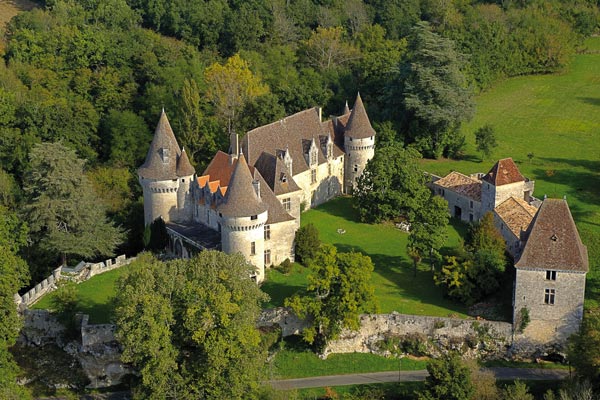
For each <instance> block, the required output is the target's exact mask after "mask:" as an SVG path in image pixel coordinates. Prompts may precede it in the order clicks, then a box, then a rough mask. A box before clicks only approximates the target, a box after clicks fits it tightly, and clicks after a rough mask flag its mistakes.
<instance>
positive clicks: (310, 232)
mask: <svg viewBox="0 0 600 400" xmlns="http://www.w3.org/2000/svg"><path fill="white" fill-rule="evenodd" d="M320 247H321V240H320V239H319V231H318V230H317V227H316V226H314V225H313V224H308V225H305V226H303V227H302V228H300V229H298V231H296V257H297V258H298V261H299V262H301V263H302V264H304V265H306V263H307V262H308V261H309V260H311V259H313V258H314V257H315V256H316V255H317V253H318V252H319V249H320Z"/></svg>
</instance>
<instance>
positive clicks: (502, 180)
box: [482, 158, 525, 186]
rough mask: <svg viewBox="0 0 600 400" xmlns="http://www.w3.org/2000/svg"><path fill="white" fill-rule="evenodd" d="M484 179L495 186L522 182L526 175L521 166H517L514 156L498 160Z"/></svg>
mask: <svg viewBox="0 0 600 400" xmlns="http://www.w3.org/2000/svg"><path fill="white" fill-rule="evenodd" d="M482 179H483V180H484V181H486V182H489V183H491V184H492V185H494V186H502V185H508V184H510V183H515V182H522V181H524V180H525V177H523V175H521V172H519V167H517V164H515V162H514V161H513V159H512V158H503V159H502V160H498V161H497V162H496V164H494V166H493V167H492V169H490V170H489V172H488V173H487V174H485V176H484V177H483V178H482Z"/></svg>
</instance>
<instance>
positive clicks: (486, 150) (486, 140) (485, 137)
mask: <svg viewBox="0 0 600 400" xmlns="http://www.w3.org/2000/svg"><path fill="white" fill-rule="evenodd" d="M475 144H476V145H477V151H480V152H481V154H483V157H482V160H483V159H485V158H487V157H489V156H490V154H491V153H492V150H493V149H494V148H496V147H498V143H497V142H496V132H495V130H494V127H493V126H491V125H490V124H485V125H484V126H482V127H481V128H479V129H477V130H476V131H475Z"/></svg>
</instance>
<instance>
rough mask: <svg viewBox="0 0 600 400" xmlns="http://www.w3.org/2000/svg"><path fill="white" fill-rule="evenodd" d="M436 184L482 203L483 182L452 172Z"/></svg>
mask: <svg viewBox="0 0 600 400" xmlns="http://www.w3.org/2000/svg"><path fill="white" fill-rule="evenodd" d="M434 183H435V184H436V185H438V186H441V187H443V188H446V189H449V190H452V191H453V192H456V193H458V194H460V195H462V196H465V197H468V198H470V199H473V200H476V201H481V182H480V181H478V180H476V179H473V178H470V177H468V176H466V175H463V174H461V173H460V172H456V171H452V172H450V173H449V174H448V175H446V176H445V177H443V178H441V179H438V180H437V181H435V182H434Z"/></svg>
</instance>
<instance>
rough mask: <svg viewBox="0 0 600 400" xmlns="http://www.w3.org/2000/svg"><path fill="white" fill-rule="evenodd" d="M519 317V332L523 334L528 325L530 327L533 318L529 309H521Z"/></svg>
mask: <svg viewBox="0 0 600 400" xmlns="http://www.w3.org/2000/svg"><path fill="white" fill-rule="evenodd" d="M519 317H520V318H519V319H520V321H519V332H523V331H524V330H525V328H527V325H529V322H530V321H531V318H530V317H529V309H527V307H523V308H521V310H520V311H519Z"/></svg>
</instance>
